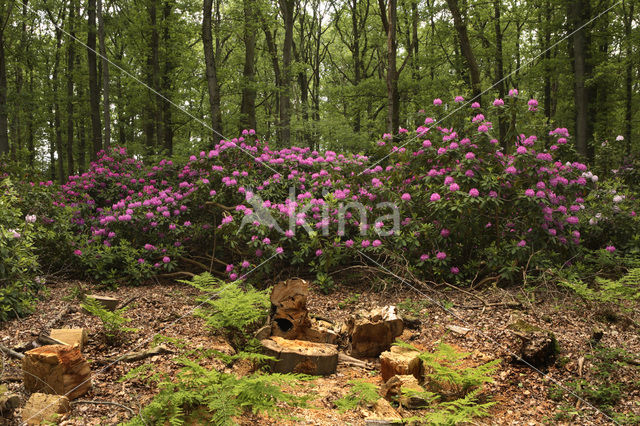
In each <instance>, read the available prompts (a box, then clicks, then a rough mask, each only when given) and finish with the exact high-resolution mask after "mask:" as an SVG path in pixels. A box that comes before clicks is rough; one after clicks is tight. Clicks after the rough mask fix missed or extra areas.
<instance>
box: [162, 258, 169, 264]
mask: <svg viewBox="0 0 640 426" xmlns="http://www.w3.org/2000/svg"><path fill="white" fill-rule="evenodd" d="M162 261H163V262H164V263H169V262H171V258H170V257H169V256H165V257H163V258H162Z"/></svg>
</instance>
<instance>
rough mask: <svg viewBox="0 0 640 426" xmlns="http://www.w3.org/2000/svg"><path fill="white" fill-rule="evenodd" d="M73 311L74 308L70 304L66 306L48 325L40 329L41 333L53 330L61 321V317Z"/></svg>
mask: <svg viewBox="0 0 640 426" xmlns="http://www.w3.org/2000/svg"><path fill="white" fill-rule="evenodd" d="M74 311H75V308H74V307H73V306H72V305H71V304H67V305H66V306H65V307H64V309H63V310H62V311H60V312H59V313H58V315H56V316H55V317H53V318H52V319H51V320H50V321H49V322H48V323H46V324H45V326H44V327H42V331H43V332H44V331H48V330H51V329H52V328H55V326H56V324H57V323H58V322H60V321H61V320H62V317H64V316H65V315H67V314H70V313H71V312H74Z"/></svg>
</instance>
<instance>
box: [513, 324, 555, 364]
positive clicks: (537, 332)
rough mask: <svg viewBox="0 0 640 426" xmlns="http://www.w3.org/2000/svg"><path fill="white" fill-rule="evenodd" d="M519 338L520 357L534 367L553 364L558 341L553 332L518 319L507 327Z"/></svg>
mask: <svg viewBox="0 0 640 426" xmlns="http://www.w3.org/2000/svg"><path fill="white" fill-rule="evenodd" d="M507 328H508V329H509V330H511V332H512V333H513V334H514V335H516V336H518V337H519V338H520V341H521V344H520V348H519V351H518V352H519V355H520V357H521V358H522V359H523V360H524V361H526V362H527V363H529V364H531V365H533V366H534V367H544V366H547V365H550V364H553V363H554V362H555V359H556V355H557V353H558V342H557V341H556V338H555V336H554V334H553V333H552V332H550V331H546V330H543V329H542V328H540V327H537V326H535V325H533V324H529V323H527V322H526V321H524V320H518V321H516V322H514V323H511V324H509V325H508V327H507Z"/></svg>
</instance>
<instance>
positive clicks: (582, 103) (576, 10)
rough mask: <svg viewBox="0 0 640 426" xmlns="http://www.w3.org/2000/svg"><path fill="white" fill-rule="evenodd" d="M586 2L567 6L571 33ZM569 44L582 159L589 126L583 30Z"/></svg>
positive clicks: (586, 150)
mask: <svg viewBox="0 0 640 426" xmlns="http://www.w3.org/2000/svg"><path fill="white" fill-rule="evenodd" d="M586 2H588V0H586V1H585V0H574V1H572V2H571V4H570V5H569V14H568V17H569V22H570V23H571V25H572V32H573V31H575V30H577V29H578V28H579V27H580V26H581V25H582V22H583V17H584V16H585V10H584V9H585V7H587V6H586V5H585V3H586ZM572 38H573V40H572V43H571V46H570V47H571V48H572V52H570V53H572V55H571V56H572V57H573V73H574V79H575V89H574V102H575V105H576V132H575V135H576V139H575V144H576V150H577V151H578V153H579V154H581V155H582V156H583V157H584V158H587V159H588V158H589V148H588V138H589V137H590V131H591V125H590V123H589V92H588V90H587V87H586V79H587V77H588V75H587V60H588V59H587V56H588V52H587V50H588V46H587V37H586V34H585V28H582V29H580V30H578V31H576V32H575V34H574V35H573V37H572Z"/></svg>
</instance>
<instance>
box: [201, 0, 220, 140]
mask: <svg viewBox="0 0 640 426" xmlns="http://www.w3.org/2000/svg"><path fill="white" fill-rule="evenodd" d="M212 7H213V0H204V7H203V14H202V45H203V48H204V63H205V70H206V76H207V88H208V90H209V113H210V114H211V128H212V129H213V131H214V132H216V133H218V134H219V135H220V134H222V113H221V110H220V86H219V84H218V70H217V64H216V57H215V52H214V50H213V35H212V34H211V9H212Z"/></svg>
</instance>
